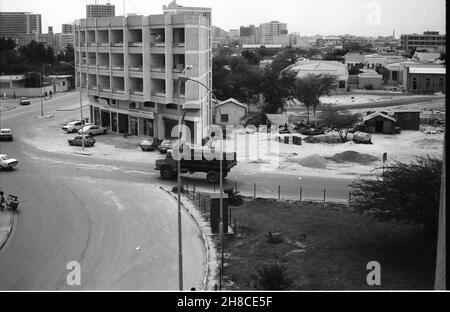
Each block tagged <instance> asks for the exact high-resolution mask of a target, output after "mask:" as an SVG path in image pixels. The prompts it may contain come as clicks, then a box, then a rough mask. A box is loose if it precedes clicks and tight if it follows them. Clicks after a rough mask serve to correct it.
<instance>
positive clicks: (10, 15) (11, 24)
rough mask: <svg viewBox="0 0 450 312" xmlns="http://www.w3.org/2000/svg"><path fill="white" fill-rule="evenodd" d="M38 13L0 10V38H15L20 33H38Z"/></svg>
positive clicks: (39, 25) (39, 24)
mask: <svg viewBox="0 0 450 312" xmlns="http://www.w3.org/2000/svg"><path fill="white" fill-rule="evenodd" d="M41 32H42V21H41V15H40V14H30V13H26V12H0V38H12V39H17V38H18V37H19V36H20V35H25V34H40V33H41Z"/></svg>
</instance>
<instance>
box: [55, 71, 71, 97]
mask: <svg viewBox="0 0 450 312" xmlns="http://www.w3.org/2000/svg"><path fill="white" fill-rule="evenodd" d="M49 78H50V84H51V85H53V92H54V93H55V92H67V91H69V90H70V88H71V82H70V81H71V80H72V78H73V76H72V75H50V76H49Z"/></svg>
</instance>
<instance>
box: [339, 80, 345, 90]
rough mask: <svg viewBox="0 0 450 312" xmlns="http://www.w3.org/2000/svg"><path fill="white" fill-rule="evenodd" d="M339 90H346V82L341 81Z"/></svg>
mask: <svg viewBox="0 0 450 312" xmlns="http://www.w3.org/2000/svg"><path fill="white" fill-rule="evenodd" d="M339 88H340V89H342V88H345V81H343V80H341V81H339Z"/></svg>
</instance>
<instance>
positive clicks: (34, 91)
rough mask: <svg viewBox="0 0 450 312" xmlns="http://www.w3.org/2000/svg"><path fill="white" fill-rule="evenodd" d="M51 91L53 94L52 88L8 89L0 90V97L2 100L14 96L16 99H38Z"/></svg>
mask: <svg viewBox="0 0 450 312" xmlns="http://www.w3.org/2000/svg"><path fill="white" fill-rule="evenodd" d="M50 91H52V93H55V91H54V88H53V86H47V87H44V88H9V89H1V90H0V96H1V97H2V98H4V97H5V95H6V97H8V98H12V97H14V95H15V96H16V98H20V97H25V96H26V97H40V96H41V95H42V94H43V93H45V92H47V94H48V93H49V92H50Z"/></svg>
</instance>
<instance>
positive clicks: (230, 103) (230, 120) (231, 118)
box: [215, 98, 248, 126]
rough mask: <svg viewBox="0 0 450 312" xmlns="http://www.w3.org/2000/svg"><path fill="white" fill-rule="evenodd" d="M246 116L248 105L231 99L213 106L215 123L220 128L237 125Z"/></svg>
mask: <svg viewBox="0 0 450 312" xmlns="http://www.w3.org/2000/svg"><path fill="white" fill-rule="evenodd" d="M247 114H248V105H247V104H243V103H241V102H239V101H238V100H235V99H233V98H230V99H228V100H225V101H222V102H219V103H217V104H216V105H215V123H216V124H217V125H220V126H226V125H235V126H237V125H239V124H240V122H241V119H242V118H243V117H244V116H245V115H247Z"/></svg>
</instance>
